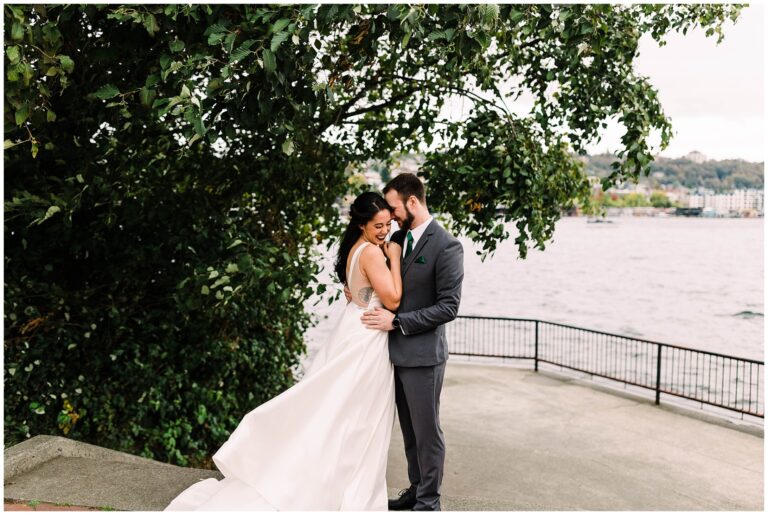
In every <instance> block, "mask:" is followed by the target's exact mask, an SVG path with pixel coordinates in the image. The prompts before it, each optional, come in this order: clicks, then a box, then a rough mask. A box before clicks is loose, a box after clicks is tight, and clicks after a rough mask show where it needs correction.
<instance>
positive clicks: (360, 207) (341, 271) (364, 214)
mask: <svg viewBox="0 0 768 515" xmlns="http://www.w3.org/2000/svg"><path fill="white" fill-rule="evenodd" d="M384 209H386V210H387V211H389V212H390V213H391V212H392V208H391V207H389V204H387V201H386V200H384V197H382V196H381V195H379V194H378V193H376V192H374V191H368V192H365V193H362V194H360V195H358V197H357V198H356V199H355V201H354V202H352V206H350V208H349V216H350V220H349V225H348V226H347V230H346V232H345V233H344V237H343V238H342V239H341V245H339V255H338V256H337V258H336V275H337V276H338V277H339V280H340V281H341V282H342V283H346V282H347V257H348V256H349V251H350V250H351V249H352V247H353V246H354V245H355V242H356V241H357V239H358V238H360V235H361V234H362V233H363V230H362V229H360V226H361V225H365V224H367V223H368V222H370V221H371V219H372V218H373V217H374V216H376V214H378V213H379V212H380V211H383V210H384Z"/></svg>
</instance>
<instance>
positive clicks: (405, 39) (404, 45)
mask: <svg viewBox="0 0 768 515" xmlns="http://www.w3.org/2000/svg"><path fill="white" fill-rule="evenodd" d="M410 39H411V32H410V31H406V32H405V36H403V41H402V45H403V48H405V47H407V46H408V41H409V40H410Z"/></svg>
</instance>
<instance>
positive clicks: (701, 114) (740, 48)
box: [441, 5, 766, 162]
mask: <svg viewBox="0 0 768 515" xmlns="http://www.w3.org/2000/svg"><path fill="white" fill-rule="evenodd" d="M765 26H766V8H765V6H763V5H752V6H748V7H745V8H744V9H743V10H742V12H741V15H740V17H739V18H738V20H737V21H736V23H735V24H734V23H732V22H730V21H728V22H726V24H725V25H724V27H723V32H724V34H725V38H724V39H723V41H722V42H721V43H720V44H719V45H718V44H717V36H711V37H706V36H705V34H704V30H702V29H701V28H697V29H694V30H689V31H688V33H687V34H686V35H682V34H676V33H671V34H669V35H667V37H666V38H665V39H666V41H667V44H666V45H665V46H662V47H659V45H658V44H657V43H656V42H655V41H654V40H653V39H652V38H651V37H650V36H649V35H646V36H643V37H642V39H641V40H640V45H639V55H638V57H637V58H636V59H635V70H636V71H637V73H639V74H641V75H644V76H646V77H648V78H649V80H650V83H651V84H652V85H653V86H654V87H655V88H656V89H657V91H658V92H659V99H660V101H661V104H662V106H663V108H664V112H665V113H666V115H667V116H668V117H670V118H671V120H672V127H673V131H674V136H673V138H672V140H671V142H670V144H669V146H668V147H667V148H666V149H665V150H663V151H659V152H657V153H658V155H661V156H664V157H681V156H684V155H686V154H688V153H689V152H692V151H699V152H702V153H703V154H705V155H706V156H707V157H709V158H710V159H718V160H721V159H745V160H747V161H752V162H763V161H765V153H764V152H765V122H764V111H765V99H764V97H765V92H764V89H765V88H764V85H765ZM500 89H501V90H502V92H504V91H505V90H506V91H509V88H507V87H505V85H504V84H501V85H500ZM481 96H483V97H485V98H489V97H490V95H488V94H482V95H481ZM532 105H533V97H532V96H530V95H527V94H523V95H522V96H521V97H520V98H519V99H518V100H517V101H515V102H514V104H512V105H510V106H509V107H510V109H511V110H512V111H513V112H514V113H516V114H518V115H525V114H527V111H528V110H529V109H530V107H531V106H532ZM470 109H471V103H470V102H468V101H466V100H462V99H461V98H459V97H456V96H454V97H452V98H450V99H449V100H448V101H447V102H446V106H444V108H443V111H442V113H441V114H443V115H445V116H446V117H447V118H450V119H457V118H463V117H464V116H466V115H467V114H468V113H469V110H470ZM622 134H623V129H622V127H621V126H619V125H618V124H617V123H615V122H609V124H608V127H607V128H606V129H604V130H603V132H602V134H601V139H600V141H598V142H594V143H593V144H592V145H589V146H588V152H589V153H590V154H599V153H603V152H616V151H618V150H619V149H620V148H621V143H620V141H621V135H622ZM658 140H659V137H658V135H657V136H656V138H655V139H654V138H652V139H651V142H652V143H655V145H656V146H655V148H656V149H658Z"/></svg>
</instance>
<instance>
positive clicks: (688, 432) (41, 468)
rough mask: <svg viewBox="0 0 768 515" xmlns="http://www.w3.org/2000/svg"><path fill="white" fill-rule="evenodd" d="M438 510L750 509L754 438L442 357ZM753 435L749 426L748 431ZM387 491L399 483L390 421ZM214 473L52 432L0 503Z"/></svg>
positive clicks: (146, 498)
mask: <svg viewBox="0 0 768 515" xmlns="http://www.w3.org/2000/svg"><path fill="white" fill-rule="evenodd" d="M441 419H442V426H443V431H444V433H445V438H446V442H447V449H448V451H447V457H446V469H445V475H444V478H443V509H445V510H454V511H456V510H477V511H489V510H516V511H519V510H762V509H763V488H764V486H763V438H762V436H761V431H759V430H758V431H756V430H752V431H751V433H750V432H748V431H744V430H738V429H734V428H731V427H726V426H727V424H723V423H710V422H707V421H704V420H700V419H698V418H696V417H691V416H686V415H684V414H680V413H676V412H674V411H671V410H669V409H665V408H660V407H657V406H654V405H653V404H650V403H649V402H647V401H644V400H637V399H633V398H627V397H625V396H620V395H615V394H612V393H606V392H604V391H601V390H600V389H596V388H593V387H590V386H589V385H586V384H582V383H579V382H577V381H574V380H570V379H564V378H561V377H558V376H553V375H551V374H548V373H543V372H540V373H535V372H532V371H529V370H521V369H517V368H512V367H509V366H491V365H473V364H466V363H461V362H459V361H458V360H451V361H450V362H449V366H448V368H447V371H446V375H445V384H444V386H443V395H442V406H441ZM755 433H757V434H755ZM389 456H390V458H389V466H388V471H387V481H388V484H389V486H390V492H391V493H394V492H395V491H396V490H398V489H399V488H404V487H406V486H407V485H408V482H407V478H406V467H405V458H404V455H403V451H402V439H401V435H400V431H399V428H396V429H395V431H393V440H392V445H391V447H390V454H389ZM207 477H218V478H220V477H221V474H219V473H218V472H217V471H208V470H199V469H189V468H182V467H176V466H173V465H168V464H164V463H159V462H155V461H152V460H146V459H144V458H139V457H136V456H131V455H128V454H125V453H119V452H116V451H111V450H109V449H103V448H100V447H96V446H91V445H88V444H82V443H80V442H75V441H73V440H68V439H66V438H60V437H48V436H39V437H35V438H33V439H31V440H28V441H26V442H24V443H22V444H19V445H16V446H14V447H11V448H9V449H6V450H5V498H6V499H16V500H33V499H34V500H37V501H46V502H53V503H68V504H73V505H78V506H93V507H102V508H104V507H106V508H112V509H117V510H147V511H149V510H154V511H156V510H162V509H163V508H164V507H165V506H166V505H167V504H168V502H170V500H171V499H172V498H173V497H175V496H176V495H177V494H178V493H179V492H180V491H182V490H183V489H184V488H186V487H187V486H188V485H190V484H191V483H193V482H195V481H197V480H199V479H203V478H207Z"/></svg>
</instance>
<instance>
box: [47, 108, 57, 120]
mask: <svg viewBox="0 0 768 515" xmlns="http://www.w3.org/2000/svg"><path fill="white" fill-rule="evenodd" d="M45 119H46V120H48V121H49V122H55V121H56V113H54V112H53V111H51V110H50V109H48V110H47V111H46V112H45Z"/></svg>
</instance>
